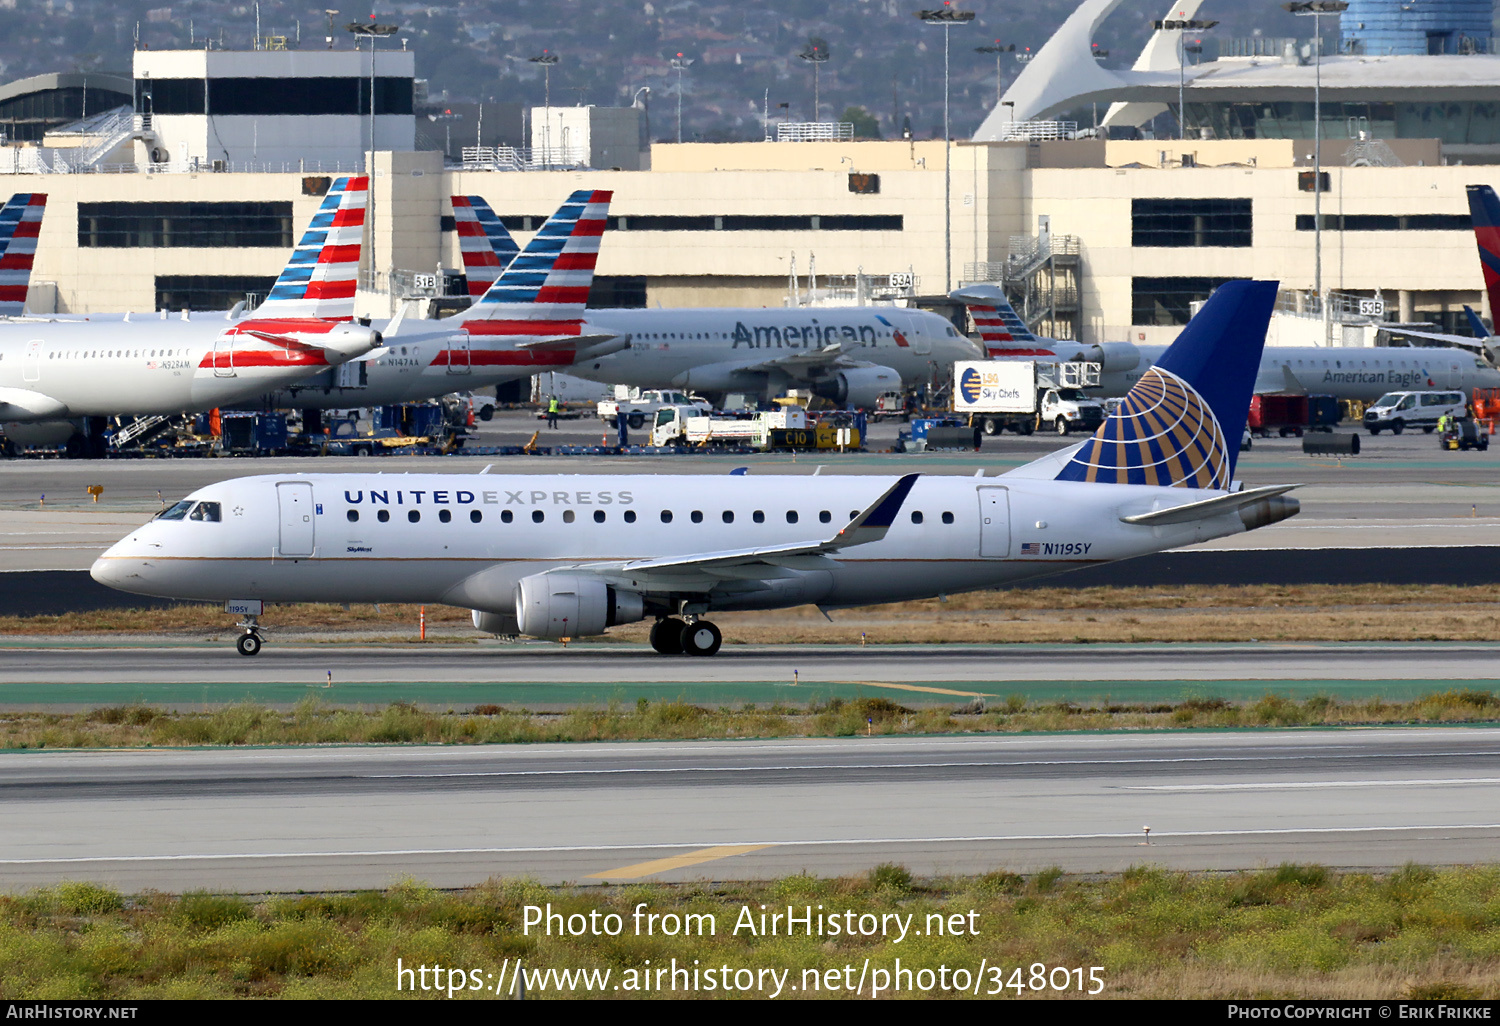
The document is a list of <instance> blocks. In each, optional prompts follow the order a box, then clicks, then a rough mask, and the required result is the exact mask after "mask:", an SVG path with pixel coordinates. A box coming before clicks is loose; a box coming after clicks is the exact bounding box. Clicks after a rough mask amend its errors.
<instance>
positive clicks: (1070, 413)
mask: <svg viewBox="0 0 1500 1026" xmlns="http://www.w3.org/2000/svg"><path fill="white" fill-rule="evenodd" d="M1098 387H1099V365H1098V364H1097V363H1085V362H1070V363H1042V362H1038V361H1035V360H966V361H963V362H960V363H955V364H954V365H953V410H954V412H955V413H958V414H961V415H963V416H967V417H968V418H969V423H970V424H971V425H976V426H979V427H982V428H983V429H984V433H985V434H987V435H998V434H999V433H1000V432H1002V431H1004V430H1005V429H1006V428H1010V429H1011V430H1012V431H1015V432H1016V433H1017V434H1022V435H1029V434H1031V433H1032V431H1034V430H1036V429H1037V428H1041V429H1043V430H1047V429H1048V428H1050V429H1052V430H1054V431H1056V432H1057V433H1058V434H1060V435H1066V434H1068V433H1069V432H1071V431H1078V430H1082V431H1093V430H1095V429H1096V428H1098V427H1099V425H1100V424H1102V423H1104V404H1103V403H1102V402H1100V401H1099V400H1097V399H1091V398H1089V397H1088V396H1087V395H1085V394H1084V392H1083V390H1084V389H1086V388H1098Z"/></svg>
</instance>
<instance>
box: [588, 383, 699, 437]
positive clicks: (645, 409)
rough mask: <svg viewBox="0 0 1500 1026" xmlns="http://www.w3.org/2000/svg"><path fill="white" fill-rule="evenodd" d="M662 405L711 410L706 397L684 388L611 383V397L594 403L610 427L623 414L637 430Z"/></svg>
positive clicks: (628, 425) (614, 424) (618, 422)
mask: <svg viewBox="0 0 1500 1026" xmlns="http://www.w3.org/2000/svg"><path fill="white" fill-rule="evenodd" d="M663 406H692V407H696V408H697V409H698V410H699V411H700V412H702V413H704V414H710V413H713V410H714V408H713V404H712V403H710V402H709V401H708V400H707V399H703V398H701V397H699V396H696V395H688V394H687V393H686V392H678V391H674V390H669V389H654V388H653V389H640V388H627V387H626V386H624V385H616V386H615V397H614V398H613V399H604V400H601V401H600V403H599V406H598V411H599V419H600V420H602V421H604V422H605V423H606V424H608V425H609V426H610V427H612V428H617V427H619V426H620V417H621V416H622V415H623V416H624V417H625V426H626V427H628V428H629V429H630V430H632V431H639V430H640V429H641V428H643V427H645V426H646V421H648V420H649V421H655V420H656V411H657V410H659V409H661V408H662V407H663Z"/></svg>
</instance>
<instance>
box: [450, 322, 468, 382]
mask: <svg viewBox="0 0 1500 1026" xmlns="http://www.w3.org/2000/svg"><path fill="white" fill-rule="evenodd" d="M472 371H473V364H472V357H471V355H470V352H469V333H468V332H467V331H460V332H459V333H458V334H457V335H456V336H454V337H453V338H451V339H449V340H448V373H449V374H469V373H471V372H472Z"/></svg>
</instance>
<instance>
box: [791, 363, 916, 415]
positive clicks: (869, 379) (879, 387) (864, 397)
mask: <svg viewBox="0 0 1500 1026" xmlns="http://www.w3.org/2000/svg"><path fill="white" fill-rule="evenodd" d="M900 388H901V375H900V374H898V373H896V372H895V371H894V370H892V369H891V368H889V367H851V368H850V369H848V370H841V371H839V372H838V373H836V374H833V375H830V376H829V377H826V378H824V379H822V380H821V381H819V382H818V383H817V384H815V385H813V389H812V391H813V395H816V396H820V397H822V398H824V399H827V400H829V401H830V402H835V403H837V404H839V405H840V406H863V407H866V408H868V407H871V406H874V405H875V400H877V399H879V398H880V394H881V393H882V392H894V391H899V390H900Z"/></svg>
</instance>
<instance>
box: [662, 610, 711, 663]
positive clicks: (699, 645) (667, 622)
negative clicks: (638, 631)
mask: <svg viewBox="0 0 1500 1026" xmlns="http://www.w3.org/2000/svg"><path fill="white" fill-rule="evenodd" d="M723 644H724V635H723V634H721V633H720V632H719V628H717V627H715V626H714V625H713V624H712V623H710V622H708V621H707V620H699V619H698V618H697V617H693V618H692V619H691V620H686V621H685V620H679V619H677V617H675V616H669V617H666V618H665V619H662V620H658V621H656V623H655V624H654V625H653V626H652V627H651V647H652V648H654V649H656V651H658V652H660V653H661V654H662V655H695V656H711V655H713V654H714V653H715V652H717V651H718V650H719V647H720V646H721V645H723Z"/></svg>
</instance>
